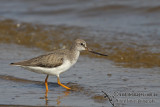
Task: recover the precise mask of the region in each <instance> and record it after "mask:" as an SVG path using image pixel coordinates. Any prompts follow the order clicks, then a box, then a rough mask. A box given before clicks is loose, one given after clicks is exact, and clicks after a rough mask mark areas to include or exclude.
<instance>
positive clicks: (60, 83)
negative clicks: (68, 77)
mask: <svg viewBox="0 0 160 107" xmlns="http://www.w3.org/2000/svg"><path fill="white" fill-rule="evenodd" d="M57 82H58V84H59V85H60V86H62V87H64V88H66V89H67V90H70V89H71V88H69V87H67V86H65V85H63V84H62V83H61V82H60V80H59V77H57Z"/></svg>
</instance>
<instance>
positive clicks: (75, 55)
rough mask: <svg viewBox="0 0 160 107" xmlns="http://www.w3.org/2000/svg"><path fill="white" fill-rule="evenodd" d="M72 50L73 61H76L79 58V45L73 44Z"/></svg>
mask: <svg viewBox="0 0 160 107" xmlns="http://www.w3.org/2000/svg"><path fill="white" fill-rule="evenodd" d="M70 52H71V53H70V54H71V59H72V63H76V62H77V60H78V58H79V55H80V51H78V50H77V47H76V46H75V45H72V47H71V48H70Z"/></svg>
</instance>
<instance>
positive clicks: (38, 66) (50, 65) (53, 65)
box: [11, 39, 107, 92]
mask: <svg viewBox="0 0 160 107" xmlns="http://www.w3.org/2000/svg"><path fill="white" fill-rule="evenodd" d="M83 50H87V51H89V52H92V53H94V54H99V55H103V56H107V55H104V54H100V53H98V52H94V51H92V50H91V49H89V48H88V47H87V45H86V42H85V41H84V40H82V39H76V40H75V41H74V43H73V45H72V46H71V48H70V49H59V50H55V51H53V52H51V53H48V54H44V55H41V56H38V57H35V58H32V59H30V60H26V61H22V62H16V63H11V65H14V66H20V67H22V68H25V69H27V70H30V71H33V72H36V73H42V74H47V76H46V79H45V86H46V92H48V83H47V80H48V77H49V75H56V76H57V82H58V84H59V85H60V86H62V87H64V88H66V89H68V90H69V89H71V88H69V87H67V86H65V85H63V84H62V83H61V82H60V79H59V75H60V74H61V73H62V72H65V71H66V70H68V69H69V68H70V67H71V66H73V65H74V64H75V63H76V62H77V60H78V57H79V55H80V51H83Z"/></svg>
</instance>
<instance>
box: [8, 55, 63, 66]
mask: <svg viewBox="0 0 160 107" xmlns="http://www.w3.org/2000/svg"><path fill="white" fill-rule="evenodd" d="M63 60H64V59H63V57H62V55H58V54H53V53H51V54H47V55H41V56H38V57H35V58H32V59H30V60H27V61H23V62H17V63H11V65H21V66H35V67H46V68H52V67H57V66H60V65H62V64H63Z"/></svg>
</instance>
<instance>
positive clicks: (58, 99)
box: [45, 90, 70, 106]
mask: <svg viewBox="0 0 160 107" xmlns="http://www.w3.org/2000/svg"><path fill="white" fill-rule="evenodd" d="M69 94H70V91H68V90H66V91H64V92H63V94H62V95H61V96H58V97H57V99H56V102H57V105H60V104H61V100H62V99H63V98H64V97H66V96H68V95H69ZM45 103H46V104H45V105H46V106H48V91H46V92H45Z"/></svg>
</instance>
